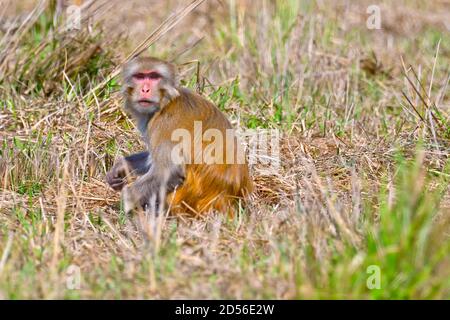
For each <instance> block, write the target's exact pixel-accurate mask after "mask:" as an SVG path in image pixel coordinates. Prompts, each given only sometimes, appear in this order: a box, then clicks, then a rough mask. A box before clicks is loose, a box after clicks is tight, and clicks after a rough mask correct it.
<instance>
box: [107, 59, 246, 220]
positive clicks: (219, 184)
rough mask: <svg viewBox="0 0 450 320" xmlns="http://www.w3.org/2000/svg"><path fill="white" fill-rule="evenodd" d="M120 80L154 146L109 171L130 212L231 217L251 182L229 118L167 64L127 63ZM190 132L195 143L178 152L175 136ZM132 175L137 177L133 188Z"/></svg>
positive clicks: (129, 106) (127, 105)
mask: <svg viewBox="0 0 450 320" xmlns="http://www.w3.org/2000/svg"><path fill="white" fill-rule="evenodd" d="M122 76H123V87H122V91H123V95H124V98H125V110H126V111H127V112H128V113H129V114H131V116H132V117H133V118H134V119H135V121H136V123H137V127H138V129H139V131H140V132H141V134H142V136H143V139H144V141H145V142H146V144H147V147H148V152H142V153H138V154H134V155H131V156H129V157H124V158H121V159H119V161H118V162H116V163H115V164H114V166H113V168H112V169H111V170H110V171H109V172H108V174H107V181H108V183H109V184H110V186H111V187H112V188H113V189H115V190H117V191H119V190H122V189H123V194H122V196H123V201H124V209H125V211H126V212H127V213H128V212H130V211H132V210H134V209H140V208H146V207H149V206H151V207H153V208H155V205H156V208H158V206H159V209H161V208H163V209H165V208H169V209H170V211H171V212H172V213H187V214H194V215H196V214H202V213H205V212H207V211H209V210H210V209H215V210H218V211H221V212H226V213H229V214H231V215H232V214H233V213H234V207H235V206H234V204H235V203H236V200H238V199H244V198H245V197H246V196H247V195H248V194H249V193H250V192H251V191H252V189H253V183H252V181H251V180H250V176H249V171H248V165H247V163H246V161H245V155H244V156H243V158H242V153H243V152H242V148H241V146H240V144H239V143H237V142H238V141H237V139H236V137H235V135H234V134H232V135H230V134H229V133H230V132H231V133H233V130H232V127H231V124H230V122H229V121H228V120H227V118H226V117H225V116H224V114H223V113H222V112H221V111H220V110H219V109H218V108H217V107H216V106H215V105H213V104H212V103H211V102H209V101H208V100H206V99H205V98H203V97H202V96H200V95H198V94H197V93H194V92H192V91H190V90H188V89H186V88H182V87H179V86H178V84H177V81H176V71H175V67H174V66H173V65H172V64H170V63H168V62H165V61H162V60H159V59H156V58H151V57H145V58H144V57H135V58H133V59H132V60H131V61H129V62H128V63H126V64H125V65H124V67H123V74H122ZM185 134H188V137H189V139H188V140H187V141H186V140H185V141H184V144H183V145H182V146H185V147H180V143H179V140H177V139H179V138H180V136H183V135H185ZM205 140H206V141H205ZM227 140H228V141H227ZM207 142H210V143H207ZM230 142H231V143H230ZM212 146H215V148H212ZM213 151H214V152H213ZM239 151H240V154H238V153H239ZM240 156H241V161H239V159H238V158H239V157H240ZM203 158H205V159H203ZM230 159H231V160H230ZM242 159H243V161H242ZM128 173H134V174H135V175H138V176H139V177H138V178H137V179H136V181H134V182H133V183H132V184H130V185H128V186H127V185H126V184H127V179H126V176H127V175H128Z"/></svg>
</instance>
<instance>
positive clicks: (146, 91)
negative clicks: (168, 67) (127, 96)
mask: <svg viewBox="0 0 450 320" xmlns="http://www.w3.org/2000/svg"><path fill="white" fill-rule="evenodd" d="M161 79H162V76H161V74H160V73H159V72H157V71H154V70H142V71H140V72H138V73H135V74H133V80H132V81H133V83H134V84H135V92H134V97H135V101H136V102H137V103H138V104H139V106H141V107H142V108H148V107H152V106H155V105H157V104H158V103H159V101H160V92H159V82H160V81H161Z"/></svg>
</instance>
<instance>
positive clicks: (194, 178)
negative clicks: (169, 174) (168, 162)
mask: <svg viewBox="0 0 450 320" xmlns="http://www.w3.org/2000/svg"><path fill="white" fill-rule="evenodd" d="M179 91H180V96H179V97H178V98H176V99H174V100H173V101H172V102H170V103H169V104H167V105H166V106H165V107H164V108H163V109H162V110H161V111H160V112H158V113H157V114H155V116H154V117H153V118H152V120H151V121H150V123H149V125H148V134H149V149H150V150H151V153H152V157H155V156H158V154H159V153H160V152H171V150H168V149H162V148H161V147H160V145H159V142H161V141H173V140H172V133H173V132H174V130H177V129H184V130H186V131H185V132H190V133H191V137H190V138H191V141H190V145H191V148H190V157H188V156H187V155H186V154H183V156H184V172H185V180H184V183H183V184H182V186H181V187H179V188H178V190H175V192H173V193H172V194H170V195H169V196H168V199H167V201H168V205H169V206H171V208H172V210H171V211H172V212H173V213H191V214H202V213H205V212H207V211H210V209H216V210H218V211H221V212H228V213H230V214H233V212H234V207H235V205H234V204H235V202H236V200H238V199H243V198H245V197H246V196H247V195H248V194H249V193H250V192H251V191H252V190H253V184H252V181H251V179H250V175H249V171H248V165H247V163H246V161H245V156H244V157H243V162H241V163H236V161H237V158H238V156H239V155H238V154H237V153H238V151H237V149H238V148H237V147H238V141H237V139H236V137H235V136H234V135H233V136H231V135H227V130H231V132H233V131H232V130H233V128H232V126H231V124H230V122H229V121H228V119H227V118H226V117H225V115H224V114H223V113H222V112H221V111H220V110H219V109H218V108H217V107H216V106H215V105H214V104H212V103H211V102H209V101H208V100H206V99H205V98H203V97H202V96H200V95H198V94H196V93H193V92H191V91H189V90H187V89H180V90H179ZM196 122H197V123H196ZM199 125H201V128H200V129H199ZM195 126H197V128H196V127H195ZM195 129H196V130H197V132H199V131H200V133H201V135H200V136H198V135H194V134H193V133H194V130H195ZM208 129H213V130H218V131H215V132H216V133H218V132H219V131H220V133H221V134H222V137H223V139H222V143H220V142H219V143H217V142H216V141H214V143H215V145H216V146H222V151H223V153H222V162H221V161H213V162H212V163H211V162H210V164H209V163H204V162H203V161H204V159H203V155H204V153H205V151H206V149H205V147H206V148H207V147H208V145H210V144H211V143H212V142H208V143H205V141H203V134H204V133H205V131H207V130H208ZM230 137H232V139H233V144H231V145H230V144H227V142H226V140H227V139H230ZM176 144H177V143H176V142H173V144H172V147H174V146H175V145H176ZM195 144H197V147H194V145H195ZM198 146H201V147H200V148H199V147H198ZM216 151H217V150H216ZM219 151H220V150H219ZM230 152H232V153H233V155H232V160H233V162H232V163H227V161H226V160H227V159H228V158H229V156H231V155H229V153H230ZM200 153H201V154H200ZM214 156H217V155H216V154H214ZM198 157H200V158H198ZM195 159H201V161H200V162H195ZM218 160H220V159H218Z"/></svg>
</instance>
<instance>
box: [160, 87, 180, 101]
mask: <svg viewBox="0 0 450 320" xmlns="http://www.w3.org/2000/svg"><path fill="white" fill-rule="evenodd" d="M161 91H162V92H161V93H162V95H163V97H164V98H166V99H167V100H168V101H172V100H173V99H175V98H177V97H179V96H180V92H179V91H178V89H177V88H175V87H174V86H173V85H170V84H164V85H163V86H162V87H161Z"/></svg>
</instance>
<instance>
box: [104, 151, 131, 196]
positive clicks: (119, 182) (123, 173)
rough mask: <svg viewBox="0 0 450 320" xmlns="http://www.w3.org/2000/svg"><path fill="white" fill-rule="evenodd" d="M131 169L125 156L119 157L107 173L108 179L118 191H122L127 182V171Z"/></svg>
mask: <svg viewBox="0 0 450 320" xmlns="http://www.w3.org/2000/svg"><path fill="white" fill-rule="evenodd" d="M128 171H129V168H128V165H127V161H126V160H125V158H123V157H122V158H119V159H118V160H117V161H116V162H115V163H114V165H113V167H112V168H111V170H109V171H108V172H107V173H106V181H107V182H108V184H109V185H110V186H111V188H113V189H114V190H116V191H120V190H122V189H123V187H124V186H125V185H126V184H127V173H128Z"/></svg>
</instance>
